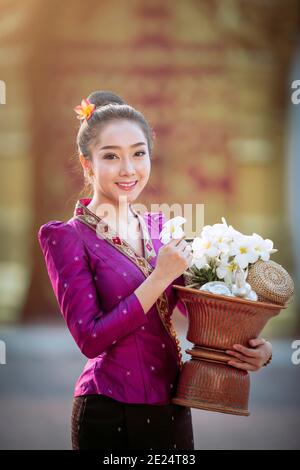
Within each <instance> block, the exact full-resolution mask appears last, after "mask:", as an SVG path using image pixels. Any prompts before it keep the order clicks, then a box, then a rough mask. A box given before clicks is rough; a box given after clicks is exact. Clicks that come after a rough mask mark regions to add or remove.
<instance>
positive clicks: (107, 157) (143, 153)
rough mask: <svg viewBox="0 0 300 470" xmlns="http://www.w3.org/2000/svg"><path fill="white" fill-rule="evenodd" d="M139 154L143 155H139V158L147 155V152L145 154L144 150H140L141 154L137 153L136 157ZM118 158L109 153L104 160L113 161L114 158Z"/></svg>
mask: <svg viewBox="0 0 300 470" xmlns="http://www.w3.org/2000/svg"><path fill="white" fill-rule="evenodd" d="M137 154H141V155H138V156H141V157H142V156H143V155H145V154H146V152H144V151H143V150H140V151H139V152H135V155H137ZM110 157H112V158H110ZM114 157H116V155H114V154H113V153H108V154H107V155H104V157H103V158H106V159H107V160H113V158H114Z"/></svg>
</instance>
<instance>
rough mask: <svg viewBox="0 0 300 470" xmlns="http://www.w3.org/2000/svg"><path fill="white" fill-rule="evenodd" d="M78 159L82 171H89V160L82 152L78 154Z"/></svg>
mask: <svg viewBox="0 0 300 470" xmlns="http://www.w3.org/2000/svg"><path fill="white" fill-rule="evenodd" d="M79 160H80V163H81V166H82V168H83V170H84V171H89V170H90V169H91V163H90V161H89V160H87V158H85V156H84V155H83V154H82V153H80V154H79Z"/></svg>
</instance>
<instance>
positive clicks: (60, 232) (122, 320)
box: [38, 221, 163, 359]
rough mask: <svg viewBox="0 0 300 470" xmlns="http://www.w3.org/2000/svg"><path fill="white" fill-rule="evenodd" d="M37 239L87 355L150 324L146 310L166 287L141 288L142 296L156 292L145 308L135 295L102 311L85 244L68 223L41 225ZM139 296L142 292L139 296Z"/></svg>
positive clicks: (65, 312)
mask: <svg viewBox="0 0 300 470" xmlns="http://www.w3.org/2000/svg"><path fill="white" fill-rule="evenodd" d="M38 239H39V243H40V246H41V248H42V251H43V254H44V257H45V262H46V267H47V271H48V275H49V278H50V281H51V284H52V287H53V291H54V294H55V297H56V299H57V302H58V304H59V307H60V310H61V313H62V315H63V317H64V319H65V321H66V324H67V326H68V328H69V330H70V332H71V334H72V336H73V338H74V340H75V342H76V344H77V345H78V347H79V349H80V350H81V352H82V353H83V354H84V355H85V356H87V357H88V358H91V359H92V358H94V357H97V356H99V354H101V353H102V352H104V351H105V350H106V349H107V348H109V347H110V346H111V345H112V344H113V343H114V342H116V341H117V340H119V339H120V338H122V337H124V336H126V335H128V334H129V333H132V332H133V331H134V330H136V329H137V328H139V327H141V326H142V325H145V324H146V323H147V322H148V318H147V315H145V311H144V308H145V309H147V308H148V307H149V305H150V304H151V302H152V301H153V303H154V301H155V296H156V295H157V296H158V295H159V294H158V292H159V291H160V290H161V289H162V288H163V286H160V284H159V283H157V282H153V281H152V280H150V281H148V282H147V288H145V287H142V286H140V288H141V289H142V294H143V292H146V291H147V292H148V290H149V291H151V290H152V289H153V292H151V294H150V296H149V297H148V298H147V299H148V300H146V302H145V301H143V305H142V303H141V302H140V300H139V297H138V296H137V295H136V294H135V292H132V293H131V294H130V295H129V296H127V297H124V298H123V299H122V300H121V301H120V302H119V303H118V304H117V305H116V306H115V307H114V308H113V309H112V310H111V311H109V312H103V311H102V309H101V306H100V303H99V300H98V291H97V289H96V287H95V283H94V278H93V273H92V272H91V270H90V267H89V263H88V259H87V255H86V252H85V249H84V246H83V242H82V240H81V239H80V237H79V236H78V234H77V232H76V230H75V229H74V228H73V227H72V226H71V225H69V224H68V223H64V222H61V221H50V222H48V223H46V224H45V225H42V226H41V228H40V230H39V233H38ZM146 281H147V280H146ZM146 281H145V282H146ZM151 285H152V287H151ZM140 293H141V290H140V291H139V292H138V294H139V296H140ZM142 297H144V296H142ZM150 306H151V305H150ZM149 308H150V307H149Z"/></svg>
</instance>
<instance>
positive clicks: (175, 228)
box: [159, 215, 186, 245]
mask: <svg viewBox="0 0 300 470" xmlns="http://www.w3.org/2000/svg"><path fill="white" fill-rule="evenodd" d="M185 222H186V219H185V218H184V217H181V216H179V215H178V216H177V217H173V218H172V219H170V220H168V221H167V222H165V223H164V224H163V226H162V231H161V232H160V234H159V238H160V240H161V242H162V243H163V244H164V245H165V244H166V243H169V241H170V240H172V239H178V238H182V237H183V236H184V231H183V229H182V227H181V225H182V224H184V223H185Z"/></svg>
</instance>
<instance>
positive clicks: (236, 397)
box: [172, 285, 286, 416]
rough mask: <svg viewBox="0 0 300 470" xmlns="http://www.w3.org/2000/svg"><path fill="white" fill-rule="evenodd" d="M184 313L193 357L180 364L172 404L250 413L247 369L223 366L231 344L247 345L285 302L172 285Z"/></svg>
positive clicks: (243, 413) (224, 411)
mask: <svg viewBox="0 0 300 470" xmlns="http://www.w3.org/2000/svg"><path fill="white" fill-rule="evenodd" d="M173 288H174V289H175V290H176V291H177V294H178V297H179V298H180V300H181V301H183V303H184V304H185V305H186V308H187V311H188V331H187V340H188V341H190V342H191V343H194V345H195V346H194V347H193V348H192V349H188V350H186V352H187V353H188V354H190V355H191V356H192V359H191V360H190V361H186V362H185V363H184V365H183V368H182V371H181V373H180V376H179V381H178V384H177V387H176V396H175V397H174V398H173V400H172V402H173V403H174V404H178V405H183V406H190V407H193V408H201V409H205V410H210V411H217V412H222V413H230V414H237V415H243V416H248V415H249V411H248V397H249V390H250V380H249V374H248V372H247V371H244V370H241V369H238V368H236V367H233V366H230V365H228V364H227V362H228V360H229V359H233V358H232V356H229V355H228V354H227V353H226V349H232V346H233V344H242V345H244V346H246V347H249V340H250V339H253V338H256V337H258V336H259V334H260V332H261V331H262V329H263V328H264V326H265V325H266V323H267V322H268V320H269V319H270V318H271V317H273V316H275V315H278V314H279V312H280V311H281V309H282V308H285V307H286V306H285V305H279V304H275V303H270V302H268V303H267V302H259V301H252V300H245V299H241V298H238V297H228V296H225V295H216V294H212V293H210V292H206V291H200V290H199V289H192V288H189V287H183V286H180V285H173Z"/></svg>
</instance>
